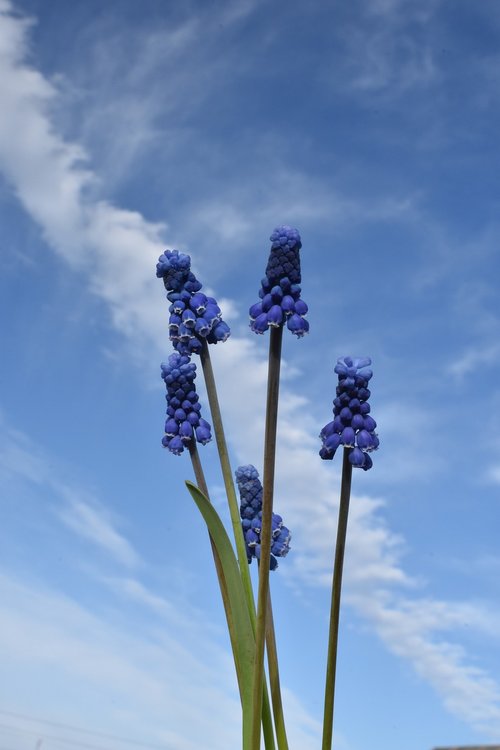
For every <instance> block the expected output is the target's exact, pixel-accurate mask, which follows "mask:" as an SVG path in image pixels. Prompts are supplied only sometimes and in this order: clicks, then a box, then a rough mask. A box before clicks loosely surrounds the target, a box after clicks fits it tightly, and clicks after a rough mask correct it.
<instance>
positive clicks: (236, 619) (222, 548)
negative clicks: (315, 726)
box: [186, 481, 255, 750]
mask: <svg viewBox="0 0 500 750" xmlns="http://www.w3.org/2000/svg"><path fill="white" fill-rule="evenodd" d="M186 487H187V488H188V490H189V492H190V493H191V496H192V498H193V500H194V501H195V503H196V505H197V506H198V509H199V511H200V513H201V515H202V516H203V518H204V520H205V523H206V524H207V527H208V531H209V534H210V536H211V538H212V540H213V543H214V544H215V547H216V549H217V552H218V555H219V558H220V563H221V566H222V570H223V573H224V578H225V582H226V588H227V595H228V599H229V608H230V610H231V616H232V621H233V625H234V634H235V640H236V644H235V646H236V653H237V663H236V669H237V670H238V673H239V684H240V691H241V702H242V708H243V748H244V750H245V748H247V747H248V743H249V740H250V728H251V717H252V681H253V669H254V663H255V636H254V633H253V629H252V624H251V621H250V615H249V612H248V605H247V602H246V599H245V592H244V590H243V584H242V581H241V575H240V569H239V567H238V563H237V561H236V557H235V554H234V551H233V547H232V545H231V541H230V539H229V537H228V535H227V532H226V529H225V528H224V524H223V523H222V521H221V519H220V518H219V515H218V514H217V511H216V510H215V508H214V507H213V505H212V504H211V503H210V501H209V500H208V498H207V497H205V495H204V494H203V492H201V491H200V490H199V489H198V487H196V485H194V484H193V483H192V482H188V481H187V482H186Z"/></svg>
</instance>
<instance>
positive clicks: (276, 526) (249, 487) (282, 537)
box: [236, 464, 291, 570]
mask: <svg viewBox="0 0 500 750" xmlns="http://www.w3.org/2000/svg"><path fill="white" fill-rule="evenodd" d="M236 483H237V485H238V489H239V492H240V515H241V519H242V520H241V525H242V528H243V536H244V537H245V545H246V549H247V557H248V562H249V563H251V562H252V558H253V557H256V558H257V560H260V532H261V521H262V484H261V482H260V479H259V474H258V472H257V469H256V468H255V467H254V466H252V465H251V464H248V466H239V467H238V469H237V470H236ZM271 534H272V540H271V560H270V566H269V567H270V568H271V570H276V568H277V567H278V561H277V560H276V558H277V557H285V555H287V554H288V551H289V549H290V539H291V534H290V532H289V530H288V529H287V528H286V526H283V519H282V518H281V516H278V514H277V513H273V520H272V530H271Z"/></svg>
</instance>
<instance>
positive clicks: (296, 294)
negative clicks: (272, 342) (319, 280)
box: [249, 226, 309, 338]
mask: <svg viewBox="0 0 500 750" xmlns="http://www.w3.org/2000/svg"><path fill="white" fill-rule="evenodd" d="M270 240H271V243H272V244H271V252H270V254H269V260H268V262H267V268H266V275H265V276H264V278H263V279H262V281H261V288H260V290H259V297H260V302H256V303H255V304H254V305H252V306H251V308H250V310H249V314H250V328H251V329H252V331H253V332H254V333H264V332H265V331H267V329H268V328H270V327H279V326H283V325H284V324H285V323H286V326H287V328H288V330H289V331H291V332H292V333H293V334H295V336H297V337H298V338H300V337H302V336H304V334H306V333H307V332H308V331H309V323H308V321H307V320H306V319H305V315H306V313H307V305H306V303H305V302H304V301H303V300H302V299H301V298H300V292H301V287H300V280H301V278H300V255H299V251H300V248H301V247H302V242H301V240H300V234H299V233H298V231H297V230H296V229H293V228H292V227H288V226H280V227H277V228H276V229H275V230H274V232H273V233H272V235H271V237H270Z"/></svg>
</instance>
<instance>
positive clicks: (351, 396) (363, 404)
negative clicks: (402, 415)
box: [319, 357, 379, 471]
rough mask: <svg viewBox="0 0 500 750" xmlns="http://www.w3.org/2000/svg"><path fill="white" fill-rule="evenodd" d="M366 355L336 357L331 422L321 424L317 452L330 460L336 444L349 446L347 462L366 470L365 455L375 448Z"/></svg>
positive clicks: (369, 463)
mask: <svg viewBox="0 0 500 750" xmlns="http://www.w3.org/2000/svg"><path fill="white" fill-rule="evenodd" d="M370 365H371V359H370V358H369V357H361V358H352V357H344V358H343V359H338V360H337V364H336V365H335V372H336V373H337V375H338V378H339V382H338V386H337V391H336V398H335V399H334V401H333V416H334V419H333V421H332V422H329V423H328V424H327V425H325V426H324V427H323V429H322V430H321V433H320V438H321V440H322V442H323V445H322V447H321V450H320V452H319V455H320V456H321V458H323V459H332V458H333V457H334V455H335V451H336V450H337V448H339V447H340V446H343V447H345V448H351V449H352V450H351V451H350V453H349V461H350V462H351V464H352V465H353V466H355V467H357V468H360V469H364V470H365V471H368V469H371V467H372V466H373V462H372V459H371V457H370V455H369V453H371V451H374V450H376V449H377V448H378V445H379V439H378V436H377V433H376V432H375V429H376V427H377V423H376V422H375V420H374V419H373V417H372V416H371V414H370V404H369V403H368V399H369V398H370V390H369V388H368V382H369V380H370V379H371V377H372V375H373V372H372V371H371V369H370V367H369V366H370Z"/></svg>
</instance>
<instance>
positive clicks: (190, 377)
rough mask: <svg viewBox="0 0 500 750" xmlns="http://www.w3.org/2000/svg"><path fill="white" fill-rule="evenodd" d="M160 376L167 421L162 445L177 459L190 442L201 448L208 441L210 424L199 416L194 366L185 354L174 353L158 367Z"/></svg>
mask: <svg viewBox="0 0 500 750" xmlns="http://www.w3.org/2000/svg"><path fill="white" fill-rule="evenodd" d="M161 376H162V378H163V380H164V381H165V385H166V387H167V394H166V399H167V404H168V406H167V420H166V422H165V435H164V437H163V439H162V444H163V445H164V447H165V448H168V450H169V451H170V452H171V453H174V454H175V455H177V456H180V454H181V453H182V452H183V450H184V448H185V447H186V446H187V445H188V444H189V442H190V441H191V440H197V441H198V442H199V443H201V444H202V445H205V444H206V443H208V442H209V441H210V440H211V439H212V435H211V432H210V425H209V424H208V422H206V421H205V420H204V419H203V417H202V416H201V406H200V403H199V400H198V394H197V393H196V388H195V385H194V379H195V378H196V365H195V364H194V362H191V361H190V359H189V357H188V356H187V355H185V354H179V352H174V353H173V354H171V355H170V357H169V358H168V362H167V363H165V362H163V363H162V365H161Z"/></svg>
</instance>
